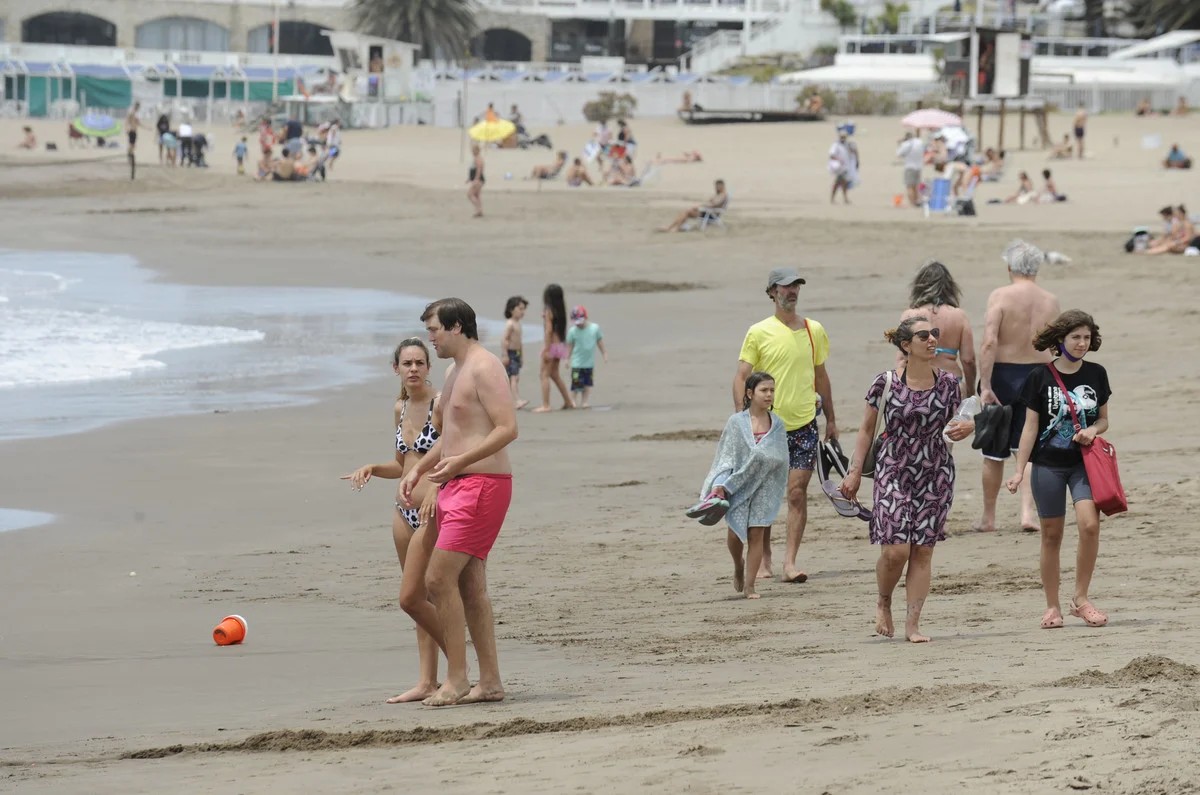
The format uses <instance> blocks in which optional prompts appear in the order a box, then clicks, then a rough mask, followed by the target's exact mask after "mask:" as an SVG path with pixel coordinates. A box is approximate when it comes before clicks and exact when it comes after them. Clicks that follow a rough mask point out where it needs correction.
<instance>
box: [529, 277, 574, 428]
mask: <svg viewBox="0 0 1200 795" xmlns="http://www.w3.org/2000/svg"><path fill="white" fill-rule="evenodd" d="M542 305H543V307H542V322H543V323H544V324H545V327H544V329H543V336H542V339H543V342H542V370H541V373H540V374H539V375H540V377H541V381H542V405H540V406H538V407H537V408H536V409H534V412H535V413H538V414H541V413H543V412H546V411H550V410H551V409H550V382H552V381H553V382H554V385H555V386H556V387H558V391H559V392H560V393H562V398H563V408H564V409H573V408H575V401H573V400H571V393H570V391H568V389H567V384H566V382H564V381H563V377H562V373H561V372H559V366H560V365H561V364H562V360H563V359H565V358H567V302H566V299H565V298H564V297H563V288H562V287H560V286H559V285H557V284H547V285H546V289H545V290H544V291H543V292H542Z"/></svg>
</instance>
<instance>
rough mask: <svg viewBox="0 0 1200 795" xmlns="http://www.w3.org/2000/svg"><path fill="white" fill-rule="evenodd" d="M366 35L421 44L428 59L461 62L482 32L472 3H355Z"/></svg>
mask: <svg viewBox="0 0 1200 795" xmlns="http://www.w3.org/2000/svg"><path fill="white" fill-rule="evenodd" d="M351 13H352V14H353V16H354V19H355V21H356V22H357V24H358V28H359V29H360V30H362V31H363V32H364V33H369V34H371V35H374V36H383V37H385V38H389V39H400V40H401V41H408V42H412V43H413V44H417V45H420V47H421V50H422V54H423V55H425V56H426V57H434V56H438V57H442V58H445V59H447V60H455V61H457V60H461V59H463V58H465V57H467V55H468V53H469V48H470V46H471V39H472V38H474V37H475V34H476V33H477V32H478V26H477V25H476V23H475V4H474V2H472V0H354V3H353V5H352V6H351Z"/></svg>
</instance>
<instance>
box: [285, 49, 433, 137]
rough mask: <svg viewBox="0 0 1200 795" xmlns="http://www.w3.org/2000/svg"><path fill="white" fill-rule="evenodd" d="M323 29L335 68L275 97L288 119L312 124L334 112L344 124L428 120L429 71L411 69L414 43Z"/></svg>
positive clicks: (430, 115)
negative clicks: (282, 102)
mask: <svg viewBox="0 0 1200 795" xmlns="http://www.w3.org/2000/svg"><path fill="white" fill-rule="evenodd" d="M323 33H324V35H325V36H327V37H328V38H329V43H330V44H331V45H332V46H333V53H334V56H335V57H336V58H337V61H338V66H339V67H340V70H341V71H340V72H335V71H332V70H329V71H321V72H317V73H314V74H312V75H310V76H309V80H307V81H305V80H303V79H302V80H298V81H297V84H296V93H294V94H291V95H289V96H287V97H282V98H281V99H282V100H283V101H284V102H285V104H286V106H287V113H288V115H289V117H291V118H299V119H302V120H304V121H305V122H306V123H310V124H317V123H320V122H322V121H328V120H329V119H331V118H333V117H335V116H336V117H338V118H340V119H341V120H342V123H343V124H345V125H347V126H349V127H389V126H391V125H394V124H430V123H432V122H433V101H432V96H433V75H432V73H430V74H428V75H425V74H424V72H423V71H422V70H418V69H417V68H416V65H415V64H416V59H417V54H418V52H419V51H420V49H421V48H420V47H419V46H417V45H416V44H409V43H408V42H403V41H396V40H394V39H384V38H380V37H378V36H366V35H364V34H361V33H354V32H352V31H345V30H327V31H323ZM425 83H428V85H425Z"/></svg>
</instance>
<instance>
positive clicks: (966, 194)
mask: <svg viewBox="0 0 1200 795" xmlns="http://www.w3.org/2000/svg"><path fill="white" fill-rule="evenodd" d="M979 181H980V178H979V177H977V176H973V177H971V179H970V180H969V181H968V182H967V187H966V188H964V189H963V193H962V196H959V197H958V198H957V199H955V200H954V214H955V215H975V188H977V187H979Z"/></svg>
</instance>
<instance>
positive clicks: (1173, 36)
mask: <svg viewBox="0 0 1200 795" xmlns="http://www.w3.org/2000/svg"><path fill="white" fill-rule="evenodd" d="M1198 41H1200V31H1197V30H1173V31H1171V32H1170V33H1164V34H1163V35H1161V36H1155V37H1154V38H1153V39H1147V40H1146V41H1143V42H1142V43H1141V44H1135V45H1133V46H1132V47H1126V48H1124V49H1122V50H1117V51H1116V52H1114V53H1112V54H1111V55H1109V56H1108V57H1109V58H1112V59H1113V60H1117V61H1124V60H1128V59H1130V58H1140V57H1142V56H1143V55H1154V54H1155V53H1160V52H1163V51H1164V50H1177V49H1179V48H1180V47H1186V46H1188V45H1189V44H1195V43H1196V42H1198Z"/></svg>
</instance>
